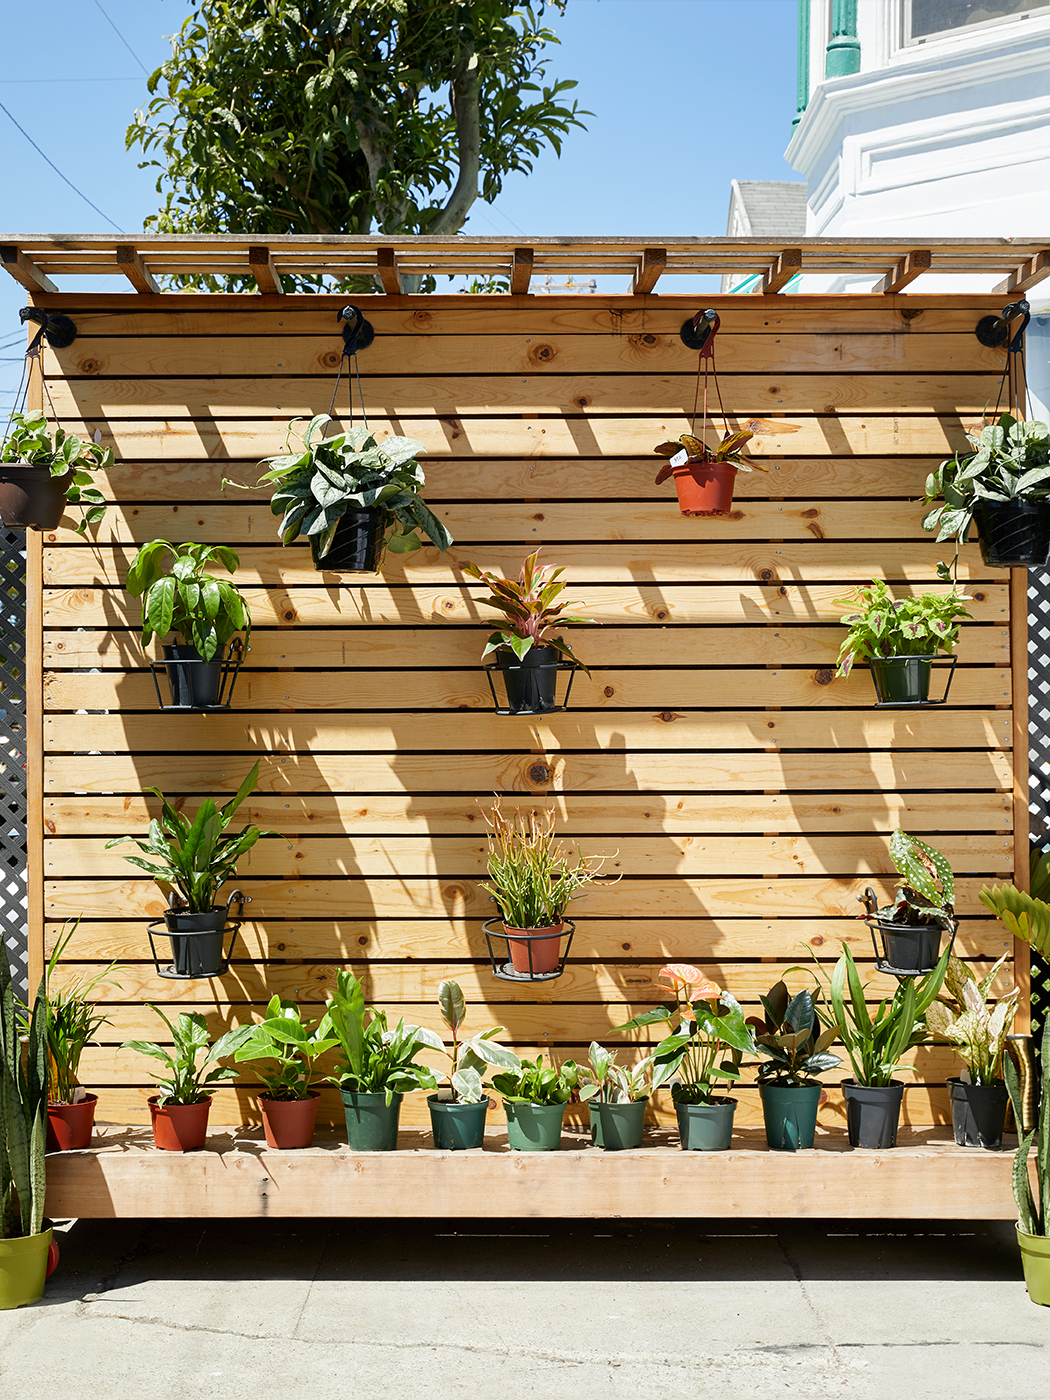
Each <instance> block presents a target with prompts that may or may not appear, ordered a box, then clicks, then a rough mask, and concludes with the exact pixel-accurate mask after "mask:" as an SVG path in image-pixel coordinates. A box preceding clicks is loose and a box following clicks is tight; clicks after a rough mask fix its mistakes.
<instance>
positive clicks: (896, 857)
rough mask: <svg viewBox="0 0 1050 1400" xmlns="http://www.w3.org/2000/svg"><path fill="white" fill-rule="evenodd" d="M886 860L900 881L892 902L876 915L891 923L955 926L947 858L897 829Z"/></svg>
mask: <svg viewBox="0 0 1050 1400" xmlns="http://www.w3.org/2000/svg"><path fill="white" fill-rule="evenodd" d="M890 860H892V861H893V864H894V867H895V869H896V871H897V874H898V875H899V876H900V877H901V883H900V884H899V886H898V887H897V894H896V897H895V898H894V901H893V903H892V904H887V905H885V906H884V907H883V908H882V909H879V910H878V911H877V914H876V917H878V918H879V919H882V920H884V921H885V922H888V923H894V924H940V925H941V927H942V928H944V929H947V930H949V931H951V930H953V929H954V928H955V903H954V901H955V876H954V875H953V874H952V867H951V864H950V863H949V861H948V857H947V856H946V855H944V854H942V852H940V851H938V850H935V849H934V847H933V846H929V845H927V844H926V842H925V841H920V840H919V838H918V837H917V836H909V835H908V833H907V832H906V831H901V830H900V829H898V830H897V831H895V832H894V833H893V835H892V836H891V837H890Z"/></svg>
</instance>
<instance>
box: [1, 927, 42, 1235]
mask: <svg viewBox="0 0 1050 1400" xmlns="http://www.w3.org/2000/svg"><path fill="white" fill-rule="evenodd" d="M19 1030H20V1027H19V1024H18V1015H17V1012H16V1005H15V994H14V988H13V986H12V985H11V965H10V963H9V962H8V959H7V949H6V948H5V947H4V946H3V940H2V939H0V1239H5V1240H8V1239H13V1238H17V1237H19V1236H22V1235H39V1234H40V1231H41V1229H42V1227H43V1220H44V1189H45V1179H44V1151H45V1148H46V1144H47V992H46V990H45V987H44V982H43V980H42V979H41V982H40V987H39V989H38V991H37V994H36V1000H35V1001H34V1003H33V1010H32V1013H31V1015H30V1018H29V1033H28V1035H27V1037H26V1040H27V1054H26V1056H25V1060H24V1062H23V1057H22V1047H21V1041H20V1036H19Z"/></svg>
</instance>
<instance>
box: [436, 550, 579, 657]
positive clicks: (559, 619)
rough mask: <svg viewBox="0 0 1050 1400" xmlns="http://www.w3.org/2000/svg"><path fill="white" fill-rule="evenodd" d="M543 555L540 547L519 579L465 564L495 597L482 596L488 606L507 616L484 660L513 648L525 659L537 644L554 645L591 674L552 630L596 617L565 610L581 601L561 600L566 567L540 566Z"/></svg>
mask: <svg viewBox="0 0 1050 1400" xmlns="http://www.w3.org/2000/svg"><path fill="white" fill-rule="evenodd" d="M539 554H540V552H539V550H538V549H537V550H535V551H534V552H533V553H532V554H530V555H529V557H528V558H527V559H526V560H525V563H524V564H523V565H522V568H521V573H520V574H519V575H518V579H517V582H514V581H513V580H512V579H508V578H502V577H501V576H500V575H499V574H494V573H492V572H491V571H490V570H488V569H479V568H478V566H477V565H476V564H464V565H463V572H464V573H465V574H467V575H468V576H469V577H470V578H476V579H479V580H480V581H481V582H482V583H484V584H485V585H486V586H487V588H488V590H489V592H490V593H491V594H492V596H491V598H482V599H481V601H482V602H483V603H484V604H485V606H486V607H489V608H498V609H499V611H500V612H501V613H504V614H505V615H506V618H507V623H506V625H505V626H503V627H499V628H497V629H496V631H495V632H493V633H491V634H490V636H489V639H488V641H487V642H486V643H485V650H484V651H483V652H482V653H481V659H482V661H484V659H485V657H486V656H488V655H489V654H490V653H492V652H499V651H510V652H513V653H514V655H515V656H516V657H517V658H518V660H519V661H522V660H524V658H525V657H526V656H528V654H529V652H530V651H531V650H532V648H533V647H553V648H554V650H555V651H556V652H558V653H560V655H562V656H563V657H564V658H565V660H566V661H571V662H573V663H574V664H575V665H577V666H579V668H580V670H581V671H584V672H586V674H587V675H590V671H588V670H587V667H586V666H585V665H584V664H583V662H582V661H581V660H580V658H579V657H578V656H577V655H576V653H575V652H574V651H573V649H572V647H571V646H570V645H569V643H568V642H567V641H566V640H565V638H564V637H555V636H553V635H552V633H553V631H554V628H556V627H561V626H562V625H563V624H564V623H566V622H587V623H591V622H594V618H592V617H578V616H577V615H576V614H574V613H567V612H565V609H566V608H574V607H579V604H578V603H559V602H558V601H557V599H558V598H559V597H560V595H561V594H562V592H563V591H564V589H565V587H566V585H565V583H564V582H562V581H561V576H562V574H563V573H564V572H565V569H564V568H555V567H554V566H553V565H549V564H548V565H546V566H544V567H542V568H541V567H539V566H538V565H537V563H536V560H537V559H538V558H539Z"/></svg>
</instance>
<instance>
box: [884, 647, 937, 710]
mask: <svg viewBox="0 0 1050 1400" xmlns="http://www.w3.org/2000/svg"><path fill="white" fill-rule="evenodd" d="M932 666H933V657H932V656H872V657H869V659H868V669H869V670H870V671H871V674H872V678H873V680H874V681H876V682H877V686H876V694H877V695H878V696H879V699H880V703H881V704H883V705H920V704H925V703H926V702H927V701H928V700H929V698H930V673H931V669H932Z"/></svg>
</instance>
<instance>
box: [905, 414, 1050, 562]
mask: <svg viewBox="0 0 1050 1400" xmlns="http://www.w3.org/2000/svg"><path fill="white" fill-rule="evenodd" d="M966 436H967V437H968V438H969V439H970V442H971V444H972V446H973V451H972V452H960V453H957V454H956V455H955V456H954V457H950V458H949V459H948V460H947V461H945V462H942V463H941V464H940V466H939V467H938V468H937V469H936V471H933V472H931V473H930V475H929V476H928V477H927V478H926V498H925V500H924V502H923V504H924V505H933V506H934V509H933V510H931V511H930V512H929V513H928V514H927V515H926V517H925V518H924V520H923V522H922V528H923V529H924V530H936V531H937V539H938V541H940V540H949V539H951V538H952V537H953V536H954V537H955V538H956V539H957V540H958V541H959V542H960V544H962V543H965V540H966V537H967V535H968V534H969V532H970V523H971V521H972V520H973V516H974V511H975V509H976V508H977V506H979V505H980V504H981V502H982V501H990V502H993V503H998V504H1003V503H1004V502H1010V501H1014V502H1019V501H1025V502H1029V503H1035V502H1040V501H1046V500H1048V499H1050V428H1048V427H1047V425H1046V424H1045V423H1039V422H1031V423H1022V422H1019V421H1018V420H1017V419H1016V418H1014V417H1013V416H1012V415H1011V414H1009V413H1004V414H1003V415H1002V417H1001V418H1000V419H999V421H998V423H989V424H986V425H985V426H984V427H982V429H981V431H980V433H979V434H976V433H967V434H966ZM938 502H940V504H937V503H938Z"/></svg>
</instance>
